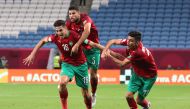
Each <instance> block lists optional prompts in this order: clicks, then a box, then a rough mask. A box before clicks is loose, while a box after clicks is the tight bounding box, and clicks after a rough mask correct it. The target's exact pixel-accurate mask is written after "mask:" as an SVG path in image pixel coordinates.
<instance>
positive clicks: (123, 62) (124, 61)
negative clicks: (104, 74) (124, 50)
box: [108, 53, 131, 67]
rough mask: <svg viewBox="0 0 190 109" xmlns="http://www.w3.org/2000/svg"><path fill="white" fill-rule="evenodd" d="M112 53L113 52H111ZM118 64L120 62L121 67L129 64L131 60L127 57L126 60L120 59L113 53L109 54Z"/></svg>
mask: <svg viewBox="0 0 190 109" xmlns="http://www.w3.org/2000/svg"><path fill="white" fill-rule="evenodd" d="M110 54H111V53H110ZM108 56H109V57H110V58H111V59H112V60H113V61H114V62H115V63H116V64H118V65H119V66H120V67H123V66H125V65H127V64H129V63H130V62H131V61H130V60H129V59H127V58H125V59H124V60H120V59H118V58H116V57H114V56H112V55H108Z"/></svg>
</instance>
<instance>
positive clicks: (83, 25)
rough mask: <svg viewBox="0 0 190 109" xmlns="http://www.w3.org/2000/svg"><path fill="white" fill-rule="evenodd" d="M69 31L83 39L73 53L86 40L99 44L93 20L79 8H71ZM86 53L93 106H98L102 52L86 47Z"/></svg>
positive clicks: (68, 23)
mask: <svg viewBox="0 0 190 109" xmlns="http://www.w3.org/2000/svg"><path fill="white" fill-rule="evenodd" d="M66 26H67V28H68V29H69V30H73V31H76V32H77V33H79V34H80V35H81V38H80V39H79V40H78V41H77V43H76V44H75V45H74V46H73V48H72V51H71V52H72V53H77V52H78V47H79V46H80V45H81V44H82V43H83V41H84V40H85V39H89V40H91V41H93V42H95V43H99V39H98V31H97V29H96V26H95V24H94V22H93V20H92V19H91V18H90V16H88V15H87V14H83V13H80V11H79V9H78V7H75V6H71V7H69V20H67V21H66ZM84 53H85V55H86V57H87V64H88V67H89V72H90V83H91V92H92V106H94V105H95V104H96V89H97V85H98V77H97V69H98V67H99V62H100V50H99V49H97V48H92V47H91V46H85V49H84Z"/></svg>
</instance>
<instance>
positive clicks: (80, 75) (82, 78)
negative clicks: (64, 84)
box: [60, 62, 89, 89]
mask: <svg viewBox="0 0 190 109" xmlns="http://www.w3.org/2000/svg"><path fill="white" fill-rule="evenodd" d="M60 75H61V76H64V75H66V76H68V77H69V79H70V81H71V80H72V78H73V77H74V76H75V80H76V84H77V85H78V86H79V87H82V88H86V89H87V88H88V84H89V77H88V66H87V63H84V64H82V65H80V66H73V65H71V64H68V63H65V62H62V65H61V73H60Z"/></svg>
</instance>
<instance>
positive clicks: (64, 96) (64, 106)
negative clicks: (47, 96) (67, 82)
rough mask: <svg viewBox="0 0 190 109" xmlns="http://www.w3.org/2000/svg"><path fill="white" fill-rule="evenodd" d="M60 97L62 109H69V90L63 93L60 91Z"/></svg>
mask: <svg viewBox="0 0 190 109" xmlns="http://www.w3.org/2000/svg"><path fill="white" fill-rule="evenodd" d="M59 97H60V101H61V105H62V109H67V98H68V91H67V89H66V90H64V91H62V92H60V91H59Z"/></svg>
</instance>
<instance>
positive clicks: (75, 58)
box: [48, 31, 86, 66]
mask: <svg viewBox="0 0 190 109" xmlns="http://www.w3.org/2000/svg"><path fill="white" fill-rule="evenodd" d="M79 38H80V36H79V34H77V33H76V32H74V31H70V33H69V36H68V37H64V38H61V37H59V36H56V35H54V34H53V35H50V36H48V41H49V42H52V43H55V44H56V45H57V47H58V49H59V51H60V52H61V55H62V58H61V59H62V61H63V62H66V63H69V64H72V65H74V66H79V65H81V64H84V63H85V62H86V57H85V55H84V53H83V51H82V48H81V46H80V47H79V50H78V53H77V54H76V55H74V54H73V55H72V56H70V53H71V49H72V47H73V45H74V44H75V43H76V42H77V41H78V40H79Z"/></svg>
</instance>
